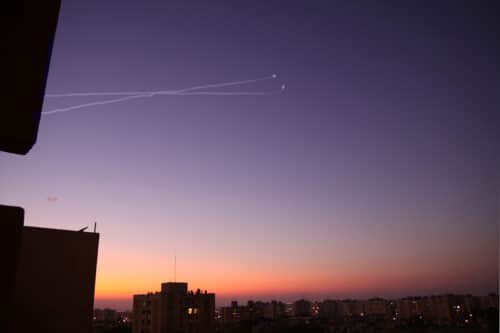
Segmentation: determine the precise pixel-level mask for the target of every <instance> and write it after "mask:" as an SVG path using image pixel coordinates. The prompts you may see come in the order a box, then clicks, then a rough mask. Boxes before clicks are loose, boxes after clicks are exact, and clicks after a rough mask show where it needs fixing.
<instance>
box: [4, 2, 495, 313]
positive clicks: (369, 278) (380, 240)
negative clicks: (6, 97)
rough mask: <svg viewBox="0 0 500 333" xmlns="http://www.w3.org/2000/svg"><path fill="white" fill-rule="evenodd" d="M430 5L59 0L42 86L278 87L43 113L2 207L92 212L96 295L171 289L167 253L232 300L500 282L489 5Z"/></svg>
mask: <svg viewBox="0 0 500 333" xmlns="http://www.w3.org/2000/svg"><path fill="white" fill-rule="evenodd" d="M418 3H420V2H418ZM428 3H429V5H428V6H424V5H421V4H419V5H418V6H417V5H414V6H413V7H408V4H401V2H400V1H391V2H386V4H384V5H382V4H380V3H379V1H377V2H374V1H370V2H368V1H367V2H365V3H360V2H356V3H354V2H351V1H224V2H223V1H198V2H195V1H96V0H95V1H76V0H75V1H63V6H62V8H61V13H60V20H59V25H58V29H57V34H56V40H55V45H54V49H53V54H52V62H51V68H50V74H49V79H48V83H47V93H67V92H87V91H120V90H128V91H130V90H132V91H134V90H162V89H178V88H185V87H189V86H193V85H197V84H204V83H213V82H221V81H232V80H240V79H247V78H255V77H262V76H267V75H271V74H273V73H277V74H278V75H279V77H278V79H277V80H275V81H272V82H264V83H259V84H256V85H255V86H250V87H249V88H250V89H257V90H262V89H275V88H277V87H278V88H279V86H280V84H281V83H285V84H286V85H287V89H286V90H285V92H284V93H282V94H278V95H272V96H236V97H227V96H225V97H221V96H155V97H153V98H150V99H143V100H141V99H137V100H133V101H128V102H125V103H121V104H113V105H106V106H104V105H103V106H96V107H93V108H89V109H82V110H80V111H74V112H68V113H60V114H54V115H47V116H44V117H42V119H41V122H40V130H39V135H38V142H37V144H36V145H35V146H34V148H33V149H32V150H31V152H30V153H29V154H28V155H27V156H15V155H10V154H6V153H0V170H1V172H0V202H2V203H4V204H10V205H20V206H22V207H24V208H25V210H26V219H25V224H26V225H33V226H45V227H51V228H63V229H71V230H77V229H80V228H81V227H83V226H86V225H92V224H93V222H94V221H98V232H99V233H100V234H101V239H100V247H99V258H98V266H97V282H96V306H114V307H118V308H127V307H130V305H131V295H132V294H133V293H142V292H146V291H154V290H158V289H159V288H160V283H161V282H163V281H168V280H173V278H174V273H173V261H174V259H173V258H174V255H176V256H177V281H188V282H189V284H190V287H191V288H200V289H207V290H209V291H212V292H215V293H216V294H217V303H219V304H224V303H225V302H227V301H228V300H229V299H233V298H234V299H239V300H246V299H248V298H261V299H269V298H279V299H282V300H292V299H294V298H298V297H309V298H316V299H322V298H326V297H371V296H383V297H396V296H402V295H413V294H431V293H443V292H470V293H474V294H484V293H487V292H489V291H498V217H499V210H500V209H499V206H500V199H499V198H500V193H499V187H500V172H499V170H500V159H499V151H500V140H499V135H498V133H500V116H499V105H500V100H499V99H500V98H499V94H498V87H499V82H498V81H499V79H498V73H499V67H500V66H499V64H498V59H500V54H499V52H498V51H497V50H496V49H495V45H496V44H497V42H498V40H497V37H498V35H497V31H495V25H494V19H495V17H494V16H495V15H494V11H492V10H491V9H489V8H475V7H471V6H475V3H472V2H470V1H467V2H466V3H467V7H465V6H460V4H459V2H457V1H452V2H451V4H452V5H450V6H448V5H447V4H446V2H444V1H439V4H435V3H434V2H428ZM482 3H483V4H485V3H486V2H482ZM100 99H105V98H102V97H101V98H95V97H93V98H71V99H69V98H65V99H57V100H46V101H45V105H44V110H45V111H48V110H51V109H54V108H58V107H62V106H68V105H73V104H79V103H85V102H89V101H96V100H100ZM54 198H57V200H54Z"/></svg>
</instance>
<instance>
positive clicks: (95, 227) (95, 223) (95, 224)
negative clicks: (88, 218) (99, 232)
mask: <svg viewBox="0 0 500 333" xmlns="http://www.w3.org/2000/svg"><path fill="white" fill-rule="evenodd" d="M96 229H97V221H96V222H94V233H95V232H96Z"/></svg>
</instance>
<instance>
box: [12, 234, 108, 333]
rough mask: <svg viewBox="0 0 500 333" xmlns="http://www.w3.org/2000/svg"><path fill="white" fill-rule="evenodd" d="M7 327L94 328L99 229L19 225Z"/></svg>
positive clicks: (16, 329) (38, 329) (85, 330)
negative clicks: (63, 228) (86, 229)
mask: <svg viewBox="0 0 500 333" xmlns="http://www.w3.org/2000/svg"><path fill="white" fill-rule="evenodd" d="M21 233H22V237H21V242H20V244H19V245H20V246H19V255H18V262H17V269H16V272H15V274H14V281H13V283H12V289H11V296H12V297H11V303H10V313H9V318H8V319H9V324H8V327H9V329H10V332H61V333H62V332H74V333H78V332H81V333H89V332H91V330H92V310H93V306H94V285H95V272H96V263H97V248H98V242H99V234H97V233H89V232H78V231H68V230H56V229H46V228H36V227H23V228H22V232H21Z"/></svg>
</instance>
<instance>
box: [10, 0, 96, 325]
mask: <svg viewBox="0 0 500 333" xmlns="http://www.w3.org/2000/svg"><path fill="white" fill-rule="evenodd" d="M60 5H61V1H60V0H47V1H37V0H23V1H12V2H10V3H8V4H6V5H5V6H4V7H5V8H3V9H4V10H3V11H2V14H3V16H2V18H3V20H2V21H3V22H4V23H5V24H6V28H7V29H6V30H5V31H4V32H5V33H4V35H3V40H2V41H3V43H4V45H5V46H6V47H5V50H4V52H3V54H2V56H3V57H5V58H2V59H3V60H4V61H2V65H1V66H3V68H2V69H3V70H2V80H3V85H2V87H4V89H5V93H4V94H3V97H4V103H3V104H2V111H1V112H0V151H5V152H9V153H15V154H27V153H28V152H29V150H30V149H31V148H32V147H33V145H34V144H35V142H36V139H37V133H38V124H39V121H40V116H41V110H42V104H43V99H44V95H45V84H46V81H47V74H48V70H49V63H50V56H51V52H52V44H53V41H54V34H55V31H56V25H57V20H58V15H59V8H60ZM0 222H1V228H2V232H1V233H0V235H1V236H0V240H1V246H2V249H1V250H2V251H1V253H2V258H1V259H2V262H3V263H4V269H2V274H1V275H0V276H2V280H1V281H0V283H1V284H0V285H1V288H2V289H1V290H0V291H2V295H4V296H5V301H4V302H0V304H1V306H2V308H1V309H0V330H1V332H5V331H7V332H16V333H22V332H54V333H59V332H60V333H67V332H85V333H90V332H91V331H92V308H93V302H94V284H95V271H96V263H97V248H98V241H99V235H98V234H96V233H85V232H76V231H65V230H54V229H45V228H34V227H25V226H24V210H23V209H22V208H21V207H10V206H2V205H0ZM4 288H5V289H4Z"/></svg>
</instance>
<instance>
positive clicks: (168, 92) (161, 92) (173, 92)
mask: <svg viewBox="0 0 500 333" xmlns="http://www.w3.org/2000/svg"><path fill="white" fill-rule="evenodd" d="M277 77H278V76H277V75H276V74H273V75H270V76H266V77H262V78H258V79H250V80H241V81H231V82H222V83H211V84H205V85H200V86H194V87H189V88H185V89H178V90H158V91H114V92H85V93H67V94H46V95H45V97H86V96H130V95H149V94H155V95H177V94H179V93H184V92H189V91H194V90H201V89H209V88H223V87H231V86H240V85H244V84H250V83H257V82H262V81H267V80H272V79H275V78H277Z"/></svg>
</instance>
